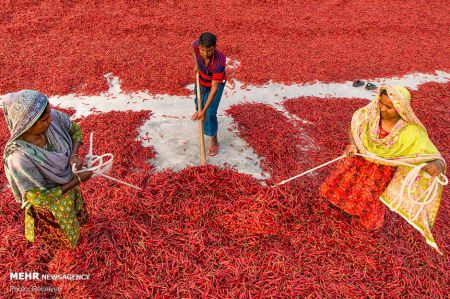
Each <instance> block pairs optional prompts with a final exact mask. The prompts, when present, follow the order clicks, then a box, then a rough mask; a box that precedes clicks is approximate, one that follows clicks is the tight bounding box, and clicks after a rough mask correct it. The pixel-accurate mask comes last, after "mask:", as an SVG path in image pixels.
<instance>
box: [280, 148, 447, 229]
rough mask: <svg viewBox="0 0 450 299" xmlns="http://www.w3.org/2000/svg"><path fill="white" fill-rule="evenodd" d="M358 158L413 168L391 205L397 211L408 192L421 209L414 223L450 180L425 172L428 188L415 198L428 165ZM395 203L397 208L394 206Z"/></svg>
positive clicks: (415, 216)
mask: <svg viewBox="0 0 450 299" xmlns="http://www.w3.org/2000/svg"><path fill="white" fill-rule="evenodd" d="M355 155H356V156H360V157H364V158H369V159H372V160H377V161H380V162H388V163H390V164H395V165H401V166H407V167H411V168H412V169H411V170H410V171H409V172H408V174H407V175H406V177H405V180H404V181H403V184H402V186H401V188H400V192H399V194H398V196H397V198H396V199H394V201H393V202H392V203H391V207H392V208H394V209H397V208H398V207H399V206H400V205H401V204H402V202H403V198H404V195H405V192H406V196H408V199H409V200H410V201H411V202H413V203H414V204H416V205H419V206H420V208H419V210H418V211H417V213H416V214H415V215H414V217H411V220H412V221H414V220H416V219H417V217H419V215H420V213H421V212H422V211H423V209H424V208H425V206H426V205H427V204H429V203H430V202H431V201H433V199H434V198H436V195H437V193H438V191H439V185H442V186H445V185H448V178H447V177H446V176H445V175H444V174H443V173H441V174H439V175H438V176H436V177H431V176H430V175H429V174H428V173H426V172H425V177H426V178H428V179H430V178H431V179H430V181H429V182H428V187H427V189H426V190H425V191H424V192H422V194H420V195H419V196H417V197H414V196H413V190H414V184H415V183H418V180H417V177H418V176H419V174H420V172H421V171H422V170H423V168H424V167H425V166H426V165H427V163H422V164H420V165H412V164H408V163H403V162H397V161H392V160H387V159H383V158H380V157H378V156H372V155H364V154H359V153H356V154H355ZM345 157H346V156H345V155H342V156H340V157H337V158H336V159H333V160H331V161H328V162H326V163H323V164H321V165H319V166H317V167H314V168H312V169H310V170H307V171H305V172H302V173H300V174H298V175H296V176H294V177H292V178H290V179H287V180H284V181H282V182H280V183H278V184H276V185H273V186H272V188H273V187H276V186H279V185H283V184H286V183H287V182H290V181H292V180H295V179H296V178H299V177H301V176H304V175H306V174H308V173H310V172H312V171H314V170H317V169H319V168H322V167H325V166H327V165H328V164H331V163H334V162H336V161H338V160H340V159H342V158H345ZM394 203H396V204H395V206H394ZM412 208H413V207H412V206H411V207H410V210H409V211H408V214H409V216H411V214H412Z"/></svg>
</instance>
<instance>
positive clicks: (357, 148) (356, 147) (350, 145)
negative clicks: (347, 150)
mask: <svg viewBox="0 0 450 299" xmlns="http://www.w3.org/2000/svg"><path fill="white" fill-rule="evenodd" d="M347 146H352V147H354V148H355V149H356V150H358V147H357V146H356V145H354V144H349V145H347Z"/></svg>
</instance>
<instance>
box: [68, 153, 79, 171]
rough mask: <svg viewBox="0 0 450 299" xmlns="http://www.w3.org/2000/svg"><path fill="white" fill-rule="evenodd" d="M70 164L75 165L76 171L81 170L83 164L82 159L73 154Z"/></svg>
mask: <svg viewBox="0 0 450 299" xmlns="http://www.w3.org/2000/svg"><path fill="white" fill-rule="evenodd" d="M69 164H70V166H72V165H73V164H75V169H77V170H79V169H81V166H82V164H81V163H80V159H79V158H78V154H72V155H71V156H70V159H69Z"/></svg>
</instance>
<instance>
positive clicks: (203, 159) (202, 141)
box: [195, 72, 206, 165]
mask: <svg viewBox="0 0 450 299" xmlns="http://www.w3.org/2000/svg"><path fill="white" fill-rule="evenodd" d="M195 77H196V80H195V81H196V83H195V84H197V106H198V110H197V112H198V113H199V114H200V112H201V111H202V97H201V96H202V94H201V91H200V78H199V74H198V72H197V74H196V76H195ZM198 132H199V135H200V165H205V164H206V154H205V137H204V135H203V120H202V119H199V120H198Z"/></svg>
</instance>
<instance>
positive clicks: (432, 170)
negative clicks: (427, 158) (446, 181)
mask: <svg viewBox="0 0 450 299" xmlns="http://www.w3.org/2000/svg"><path fill="white" fill-rule="evenodd" d="M423 170H425V171H426V172H428V173H429V174H430V175H431V176H438V175H440V174H441V173H442V171H443V170H444V165H442V162H441V161H439V160H434V161H431V162H429V163H428V164H427V166H425V167H424V168H423Z"/></svg>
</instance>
